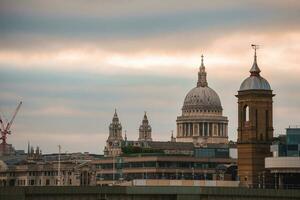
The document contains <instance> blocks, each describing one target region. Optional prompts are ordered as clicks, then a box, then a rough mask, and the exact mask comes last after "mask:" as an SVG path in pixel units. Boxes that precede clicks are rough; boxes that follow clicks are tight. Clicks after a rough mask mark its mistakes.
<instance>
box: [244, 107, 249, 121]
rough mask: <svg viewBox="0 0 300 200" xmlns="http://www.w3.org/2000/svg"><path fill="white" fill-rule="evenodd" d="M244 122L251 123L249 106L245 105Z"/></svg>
mask: <svg viewBox="0 0 300 200" xmlns="http://www.w3.org/2000/svg"><path fill="white" fill-rule="evenodd" d="M243 118H244V121H245V122H248V121H249V118H250V112H249V106H248V105H245V106H244V116H243Z"/></svg>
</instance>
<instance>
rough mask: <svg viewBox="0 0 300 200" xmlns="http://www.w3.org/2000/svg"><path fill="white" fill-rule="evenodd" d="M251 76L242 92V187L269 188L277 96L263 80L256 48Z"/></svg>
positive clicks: (239, 156) (240, 146)
mask: <svg viewBox="0 0 300 200" xmlns="http://www.w3.org/2000/svg"><path fill="white" fill-rule="evenodd" d="M252 47H253V48H254V62H253V65H252V68H251V69H250V76H249V77H248V78H246V79H245V80H244V81H243V83H242V84H241V86H240V89H239V91H238V95H236V97H237V98H238V141H237V143H238V144H237V149H238V175H239V179H240V182H241V185H243V186H248V187H260V186H262V185H263V186H264V185H267V183H268V179H267V171H266V170H265V158H266V157H269V156H271V153H270V144H271V142H272V139H273V96H275V95H274V94H273V92H272V90H271V87H270V85H269V83H268V81H267V80H266V79H264V78H263V77H261V76H260V69H259V67H258V65H257V56H256V49H257V46H256V45H252Z"/></svg>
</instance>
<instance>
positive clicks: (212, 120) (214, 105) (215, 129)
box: [176, 56, 228, 146]
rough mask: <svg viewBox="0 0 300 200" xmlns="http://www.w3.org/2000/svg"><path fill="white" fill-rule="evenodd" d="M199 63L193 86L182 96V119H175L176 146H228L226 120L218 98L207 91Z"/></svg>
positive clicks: (202, 69) (204, 74)
mask: <svg viewBox="0 0 300 200" xmlns="http://www.w3.org/2000/svg"><path fill="white" fill-rule="evenodd" d="M206 75H207V74H206V71H205V66H204V63H203V56H202V62H201V66H200V68H199V72H198V82H197V86H196V87H195V88H193V89H192V90H190V91H189V92H188V94H187V95H186V97H185V99H184V103H183V107H182V115H181V116H178V117H177V120H176V122H177V137H176V141H177V142H192V143H194V145H196V146H202V145H206V144H208V143H227V142H228V119H227V117H225V116H223V115H222V112H223V108H222V105H221V101H220V98H219V96H218V94H217V93H216V92H215V91H214V90H213V89H211V88H210V87H208V82H207V79H206Z"/></svg>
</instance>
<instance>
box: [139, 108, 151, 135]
mask: <svg viewBox="0 0 300 200" xmlns="http://www.w3.org/2000/svg"><path fill="white" fill-rule="evenodd" d="M151 131H152V129H151V126H150V125H149V121H148V118H147V113H146V112H145V114H144V118H143V121H142V124H141V125H140V128H139V141H152V137H151Z"/></svg>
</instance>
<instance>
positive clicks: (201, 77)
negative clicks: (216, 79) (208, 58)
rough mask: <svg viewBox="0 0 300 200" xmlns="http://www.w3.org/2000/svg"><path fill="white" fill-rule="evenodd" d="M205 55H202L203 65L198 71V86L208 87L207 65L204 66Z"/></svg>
mask: <svg viewBox="0 0 300 200" xmlns="http://www.w3.org/2000/svg"><path fill="white" fill-rule="evenodd" d="M203 58H204V56H203V54H202V55H201V66H200V68H199V72H198V82H197V87H207V80H206V72H205V66H204V61H203V60H204V59H203Z"/></svg>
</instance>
